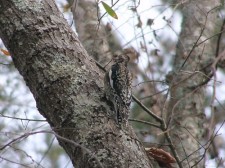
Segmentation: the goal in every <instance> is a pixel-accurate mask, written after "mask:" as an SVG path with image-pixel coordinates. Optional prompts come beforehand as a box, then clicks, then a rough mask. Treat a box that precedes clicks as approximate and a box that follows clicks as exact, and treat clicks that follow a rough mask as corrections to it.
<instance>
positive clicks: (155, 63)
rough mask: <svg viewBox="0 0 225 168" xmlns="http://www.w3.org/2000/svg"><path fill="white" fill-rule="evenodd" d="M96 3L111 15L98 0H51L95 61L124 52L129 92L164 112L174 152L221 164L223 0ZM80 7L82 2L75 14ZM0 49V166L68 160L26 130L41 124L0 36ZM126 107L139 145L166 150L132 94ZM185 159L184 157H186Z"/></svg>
mask: <svg viewBox="0 0 225 168" xmlns="http://www.w3.org/2000/svg"><path fill="white" fill-rule="evenodd" d="M104 2H105V3H107V4H108V5H109V6H111V7H112V9H113V10H114V11H115V12H116V15H117V16H118V19H115V18H113V17H111V16H109V14H108V13H107V12H106V10H105V8H104V7H103V5H102V3H101V2H95V1H93V2H89V1H86V2H85V1H82V2H79V3H78V1H77V2H72V1H70V0H68V1H66V0H57V1H56V3H57V5H58V8H59V9H60V10H61V12H62V13H63V14H64V17H65V18H66V19H67V21H68V23H69V25H71V28H72V29H73V30H74V31H75V32H76V33H77V34H78V37H79V39H80V41H81V42H82V44H83V45H84V47H85V49H86V50H87V51H88V53H89V55H91V56H92V57H93V58H94V59H95V60H96V61H97V62H98V63H99V64H101V65H102V66H106V65H107V64H108V63H109V61H110V60H111V58H112V55H113V54H116V53H126V54H128V55H129V56H130V58H131V61H130V64H129V68H130V70H131V71H132V73H133V94H134V95H135V96H136V97H137V98H138V99H139V101H140V102H141V103H142V104H144V105H145V106H146V107H147V108H149V109H151V111H153V112H154V114H156V115H157V116H160V117H162V118H163V119H165V121H166V122H167V124H168V128H167V131H169V132H170V133H171V134H172V137H176V138H175V140H174V144H181V146H182V148H181V149H180V151H179V150H178V153H179V152H181V151H182V153H183V154H182V155H183V156H184V157H183V158H189V155H192V156H194V155H195V152H196V153H198V156H199V158H198V160H199V162H200V163H199V164H201V165H204V166H203V167H224V166H225V160H224V159H225V157H224V156H225V141H224V140H225V135H224V134H225V126H224V120H225V117H224V116H225V74H224V67H225V61H224V59H225V36H224V30H225V28H224V25H225V9H224V4H223V3H224V2H222V3H221V1H214V0H206V1H203V2H202V1H200V0H198V1H191V2H189V1H185V0H183V1H176V0H169V1H165V0H162V1H158V0H151V1H140V0H139V1H138V0H126V1H122V0H118V1H113V0H110V1H105V0H104ZM93 4H94V5H93ZM81 8H83V9H85V14H82V17H81V13H82V12H80V10H81ZM97 13H98V14H97ZM88 24H90V25H91V26H90V25H89V28H90V29H89V30H88V29H87V26H88ZM93 25H94V26H93ZM85 26H86V28H84V27H85ZM106 44H107V45H106ZM0 48H1V49H3V50H1V51H2V52H0V148H1V147H3V146H4V145H6V144H7V143H8V142H10V141H15V142H14V143H13V144H12V145H10V147H8V148H4V150H0V167H5V168H12V167H55V168H57V167H60V168H62V167H65V168H70V167H72V164H71V162H70V159H69V157H68V156H67V155H66V153H65V152H64V150H63V149H62V148H61V147H60V146H59V145H58V142H57V140H56V138H55V137H54V136H53V135H50V134H44V133H37V134H33V135H29V136H28V135H27V133H29V132H30V131H39V130H48V129H49V125H48V123H47V122H46V121H45V118H43V117H42V116H41V115H40V114H39V112H38V111H37V109H36V104H35V101H34V98H33V96H32V94H31V93H30V91H29V89H28V88H27V87H26V85H25V83H24V81H23V78H22V77H21V76H20V74H19V73H18V71H17V70H16V69H15V67H14V65H13V62H12V59H11V57H10V56H7V54H6V53H5V52H4V51H6V50H7V49H6V48H5V47H4V44H3V43H2V42H0ZM107 68H108V66H106V69H107ZM131 111H132V112H131V115H130V124H132V126H133V128H134V129H135V131H136V134H137V135H138V137H139V139H140V140H141V141H142V142H143V144H144V145H145V147H157V148H163V149H165V150H166V151H169V149H168V147H167V145H165V144H164V142H165V140H164V138H163V136H162V134H164V133H163V131H162V130H161V129H160V128H159V126H158V125H159V123H157V122H156V121H155V119H154V118H153V117H152V116H151V115H149V114H148V113H146V112H145V111H144V110H143V109H142V108H141V107H140V106H139V105H138V104H137V103H135V102H134V101H133V102H132V105H131ZM190 144H193V146H191V147H190ZM185 145H189V146H188V147H186V146H185ZM196 146H198V147H199V148H196ZM186 148H187V152H186V153H185V152H184V150H183V149H186ZM190 151H191V152H190ZM192 152H193V153H192ZM199 153H200V154H199ZM181 158H182V157H181ZM186 160H187V162H188V163H191V159H190V160H188V159H186ZM189 167H191V166H190V165H189Z"/></svg>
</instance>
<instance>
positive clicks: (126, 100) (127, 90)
mask: <svg viewBox="0 0 225 168" xmlns="http://www.w3.org/2000/svg"><path fill="white" fill-rule="evenodd" d="M129 60H130V58H129V56H127V55H126V54H121V55H117V56H115V57H114V58H113V62H114V63H113V64H112V66H111V67H110V69H109V70H108V71H107V72H106V73H105V78H104V88H105V95H106V99H107V100H108V101H110V102H111V103H112V104H113V109H114V114H113V115H114V118H115V120H116V123H117V124H118V125H121V124H122V123H125V124H127V122H128V117H129V111H130V104H131V97H132V75H131V72H130V71H129V69H128V67H127V66H128V62H129Z"/></svg>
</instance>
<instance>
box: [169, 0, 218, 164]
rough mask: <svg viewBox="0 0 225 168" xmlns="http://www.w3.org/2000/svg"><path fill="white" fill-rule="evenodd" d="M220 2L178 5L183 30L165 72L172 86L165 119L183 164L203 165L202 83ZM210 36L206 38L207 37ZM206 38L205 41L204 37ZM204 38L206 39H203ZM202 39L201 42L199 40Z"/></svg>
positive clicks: (207, 76)
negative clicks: (171, 68)
mask: <svg viewBox="0 0 225 168" xmlns="http://www.w3.org/2000/svg"><path fill="white" fill-rule="evenodd" d="M219 5H220V3H219V1H215V0H208V1H201V0H198V1H190V2H188V3H185V4H183V5H182V7H181V12H182V14H183V17H184V19H183V23H182V31H181V34H180V38H179V42H178V45H177V51H176V57H175V61H174V68H173V71H172V72H171V73H170V74H169V75H168V77H169V79H170V87H171V100H170V103H169V113H168V114H169V115H168V119H169V120H170V121H171V122H170V125H169V127H170V128H171V131H170V133H171V136H172V139H173V143H174V144H176V147H177V148H176V149H177V151H178V154H179V156H180V160H182V161H183V162H182V164H183V166H184V167H188V166H193V165H195V167H203V165H202V164H199V163H198V161H200V160H201V158H202V156H201V151H200V150H199V149H200V148H202V146H200V143H201V139H202V138H203V134H204V131H205V128H204V127H203V123H204V121H205V115H204V101H205V94H204V91H205V89H204V87H203V86H204V85H205V84H207V82H208V81H209V79H210V78H211V77H212V76H211V75H212V72H211V65H212V63H213V59H214V58H215V56H216V55H215V53H216V52H215V51H216V46H215V44H216V43H215V42H216V39H217V37H218V36H215V38H212V39H211V38H209V37H211V36H214V35H215V34H216V33H218V32H219V31H220V30H219V29H217V26H218V25H217V24H218V20H219V19H218V17H217V12H215V11H216V10H217V9H216V7H218V6H219ZM208 38H209V39H208ZM206 39H208V40H206ZM204 40H206V41H204ZM201 42H204V43H201Z"/></svg>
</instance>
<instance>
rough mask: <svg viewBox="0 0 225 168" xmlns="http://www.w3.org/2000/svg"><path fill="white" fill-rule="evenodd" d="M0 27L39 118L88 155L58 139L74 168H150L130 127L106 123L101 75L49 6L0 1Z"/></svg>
mask: <svg viewBox="0 0 225 168" xmlns="http://www.w3.org/2000/svg"><path fill="white" fill-rule="evenodd" d="M0 25H1V29H0V37H1V38H2V40H3V42H4V44H5V46H6V47H7V48H8V50H9V51H10V53H11V55H12V58H13V62H14V64H15V66H16V68H17V69H18V70H19V72H20V74H21V75H22V76H23V77H24V80H25V82H26V84H27V86H28V87H29V88H30V90H31V92H32V93H33V95H34V98H35V100H36V103H37V108H38V110H39V112H40V113H41V114H42V115H43V116H44V117H45V118H46V119H47V121H48V123H49V124H50V126H51V127H52V129H53V130H54V131H55V132H56V133H57V134H58V135H60V136H62V137H64V138H66V139H69V140H71V141H74V142H77V143H79V144H81V145H82V146H83V147H85V148H87V149H89V150H90V151H91V153H87V152H86V151H85V150H83V148H80V147H79V146H76V145H74V144H71V143H69V142H68V141H64V140H62V139H60V138H59V139H58V141H59V143H60V145H61V146H62V147H63V148H64V149H65V151H66V152H67V153H68V155H69V157H70V158H71V160H72V163H73V165H74V166H75V167H82V168H84V167H101V166H100V164H101V165H102V166H103V167H113V168H114V167H129V168H132V167H135V168H136V167H142V168H144V167H146V168H147V167H150V165H149V160H148V158H147V156H146V154H145V152H144V150H143V148H142V146H141V144H140V143H139V142H138V141H137V139H136V136H135V134H134V133H133V130H132V129H131V127H130V126H128V127H127V128H125V129H124V130H120V129H118V128H117V127H116V125H115V121H114V120H113V119H111V118H110V117H109V113H112V111H111V110H110V107H109V106H108V105H107V103H106V101H105V98H104V92H103V75H104V74H103V73H102V72H101V71H100V70H98V67H97V66H96V65H95V62H94V61H93V60H92V59H91V57H89V56H88V54H87V52H86V51H85V50H84V48H83V46H82V45H81V43H80V42H79V40H78V38H77V36H76V35H75V34H74V33H73V32H72V30H71V29H70V27H69V25H68V24H67V22H66V21H65V19H64V18H63V16H62V14H61V13H60V12H59V10H58V9H57V7H56V5H55V3H54V1H53V0H43V1H35V0H23V1H13V0H2V1H0ZM93 156H96V157H97V158H98V161H100V164H99V163H98V162H97V161H96V159H95V158H94V157H93Z"/></svg>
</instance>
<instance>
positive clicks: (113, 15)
mask: <svg viewBox="0 0 225 168" xmlns="http://www.w3.org/2000/svg"><path fill="white" fill-rule="evenodd" d="M102 5H103V7H104V8H105V10H106V12H107V13H108V14H109V15H110V16H112V17H113V18H114V19H118V16H117V14H116V12H115V11H114V10H113V9H112V8H111V7H110V6H109V5H107V4H106V3H105V2H102Z"/></svg>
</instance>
